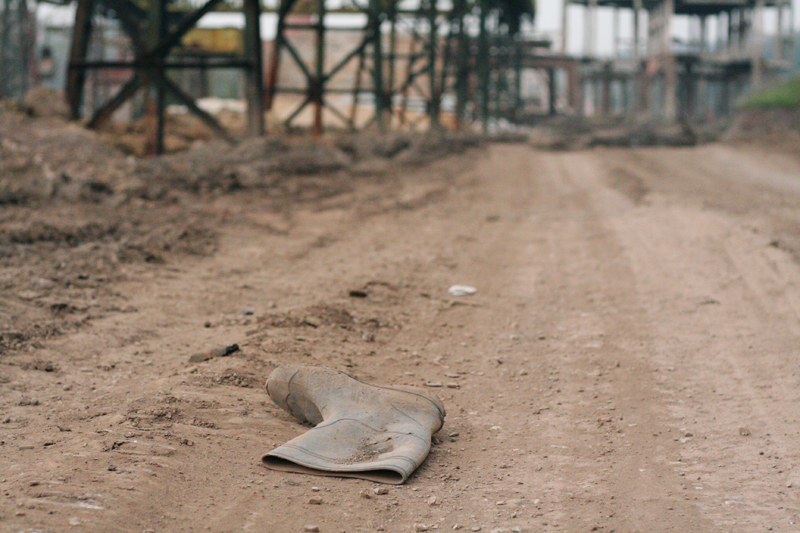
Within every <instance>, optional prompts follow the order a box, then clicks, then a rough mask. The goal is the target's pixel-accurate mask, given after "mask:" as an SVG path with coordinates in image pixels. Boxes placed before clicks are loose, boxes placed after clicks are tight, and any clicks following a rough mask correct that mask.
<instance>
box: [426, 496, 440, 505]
mask: <svg viewBox="0 0 800 533" xmlns="http://www.w3.org/2000/svg"><path fill="white" fill-rule="evenodd" d="M437 502H438V500H437V499H436V496H431V497H430V498H428V505H436V503H437Z"/></svg>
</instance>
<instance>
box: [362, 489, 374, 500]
mask: <svg viewBox="0 0 800 533" xmlns="http://www.w3.org/2000/svg"><path fill="white" fill-rule="evenodd" d="M359 494H360V495H361V497H362V498H364V499H365V500H369V499H371V498H372V494H370V493H369V491H368V490H367V489H364V490H362V491H361V492H359Z"/></svg>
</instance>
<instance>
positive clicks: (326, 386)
mask: <svg viewBox="0 0 800 533" xmlns="http://www.w3.org/2000/svg"><path fill="white" fill-rule="evenodd" d="M267 392H268V393H269V395H270V397H271V398H272V400H273V401H274V402H275V403H276V404H278V405H279V406H281V407H282V408H283V409H285V410H286V411H288V412H289V413H291V414H292V415H294V416H295V417H297V418H299V419H300V420H302V421H303V422H308V423H310V424H313V425H314V426H315V427H314V428H312V429H310V430H309V431H308V432H306V433H304V434H303V435H300V436H299V437H297V438H295V439H292V440H291V441H289V442H287V443H286V444H284V445H283V446H280V447H279V448H276V449H275V450H273V451H271V452H270V453H268V454H267V455H265V456H264V457H263V459H262V460H263V461H264V464H265V465H266V466H267V468H271V469H273V470H282V471H284V472H300V473H304V474H316V475H323V476H340V477H356V478H363V479H369V480H371V481H378V482H381V483H391V484H395V485H400V484H402V483H404V482H405V480H406V479H408V476H410V475H411V473H412V472H413V471H414V470H415V469H416V468H417V467H418V466H419V465H420V464H421V463H422V461H423V460H424V459H425V457H427V455H428V452H429V451H430V448H431V436H432V435H433V434H434V433H436V432H437V431H439V429H440V428H441V427H442V424H443V423H444V416H445V412H444V405H442V402H441V401H440V400H439V399H438V398H437V397H436V396H434V395H433V394H430V393H429V392H427V391H424V390H422V389H418V388H416V387H395V388H389V387H378V386H375V385H369V384H367V383H362V382H360V381H358V380H357V379H355V378H353V377H351V376H349V375H348V374H345V373H344V372H339V371H338V370H334V369H332V368H326V367H323V366H310V365H286V366H282V367H279V368H277V369H275V371H274V372H272V375H270V377H269V379H268V380H267Z"/></svg>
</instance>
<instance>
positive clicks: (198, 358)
mask: <svg viewBox="0 0 800 533" xmlns="http://www.w3.org/2000/svg"><path fill="white" fill-rule="evenodd" d="M238 351H239V345H238V344H230V345H228V346H220V347H219V348H214V349H212V350H207V351H205V352H198V353H196V354H193V355H192V356H191V357H189V362H190V363H202V362H203V361H208V360H209V359H213V358H215V357H225V356H228V355H230V354H232V353H234V352H238Z"/></svg>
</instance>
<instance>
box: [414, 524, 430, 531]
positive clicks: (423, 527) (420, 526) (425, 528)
mask: <svg viewBox="0 0 800 533" xmlns="http://www.w3.org/2000/svg"><path fill="white" fill-rule="evenodd" d="M429 529H430V527H429V526H428V525H427V524H414V531H428V530H429Z"/></svg>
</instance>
